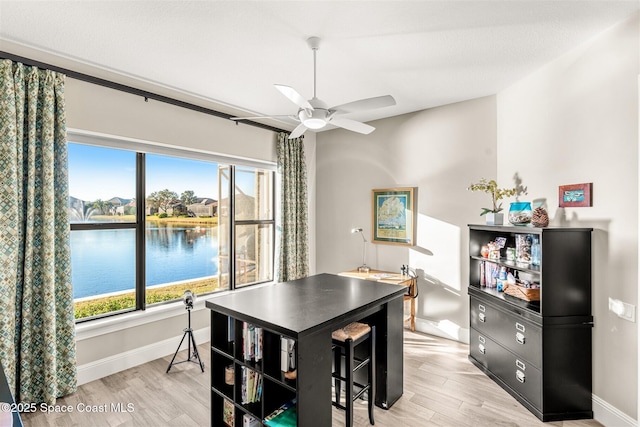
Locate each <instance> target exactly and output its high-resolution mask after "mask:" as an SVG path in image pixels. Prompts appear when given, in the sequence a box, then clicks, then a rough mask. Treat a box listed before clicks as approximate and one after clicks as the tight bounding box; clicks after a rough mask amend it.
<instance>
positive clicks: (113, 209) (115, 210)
mask: <svg viewBox="0 0 640 427" xmlns="http://www.w3.org/2000/svg"><path fill="white" fill-rule="evenodd" d="M132 200H133V199H123V198H122V197H112V198H110V199H109V200H105V201H106V202H107V203H109V204H110V205H111V206H110V208H109V212H108V213H109V214H110V215H125V209H124V208H125V206H126V205H128V204H129V203H131V201H132ZM105 213H106V212H105Z"/></svg>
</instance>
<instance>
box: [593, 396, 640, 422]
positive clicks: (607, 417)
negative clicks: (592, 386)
mask: <svg viewBox="0 0 640 427" xmlns="http://www.w3.org/2000/svg"><path fill="white" fill-rule="evenodd" d="M593 419H594V420H596V421H598V422H599V423H600V424H602V425H604V426H606V427H609V426H610V427H637V426H638V421H637V420H634V419H633V418H631V417H630V416H629V415H627V414H625V413H624V412H622V411H620V410H619V409H618V408H615V407H613V406H611V405H610V404H609V403H607V402H605V401H604V400H602V399H601V398H599V397H598V396H596V395H595V394H594V395H593Z"/></svg>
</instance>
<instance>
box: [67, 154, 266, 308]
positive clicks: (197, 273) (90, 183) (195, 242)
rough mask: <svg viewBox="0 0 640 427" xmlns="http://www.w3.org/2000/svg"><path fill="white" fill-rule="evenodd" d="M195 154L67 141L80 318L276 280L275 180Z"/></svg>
mask: <svg viewBox="0 0 640 427" xmlns="http://www.w3.org/2000/svg"><path fill="white" fill-rule="evenodd" d="M188 155H189V153H184V157H178V156H174V155H161V154H153V153H142V152H133V151H128V150H121V149H116V148H105V147H99V146H92V145H83V144H77V143H73V142H70V143H69V191H70V198H69V216H70V226H71V256H72V271H73V287H74V298H75V303H76V304H75V306H76V318H77V319H85V320H86V319H91V318H95V317H99V316H104V315H111V314H115V313H118V312H121V311H131V310H135V309H139V310H143V309H145V307H147V306H148V305H150V304H157V303H162V302H165V301H171V300H175V299H178V298H181V296H182V294H183V293H184V291H185V290H187V289H189V290H191V291H193V292H195V293H197V294H206V293H211V292H216V291H219V290H226V289H233V288H235V287H239V286H246V285H249V284H255V283H261V282H265V281H270V280H272V279H273V253H274V245H273V241H274V227H275V225H274V224H275V221H274V212H273V208H274V206H273V200H274V197H273V191H274V172H273V171H272V170H265V169H261V168H255V167H249V166H244V165H235V164H233V162H231V161H229V162H228V163H220V162H219V161H213V160H206V159H205V160H203V159H195V158H189V157H188ZM200 157H202V156H200ZM230 195H232V196H231V197H229V196H230ZM230 254H233V256H232V257H231V258H230V256H229V255H230Z"/></svg>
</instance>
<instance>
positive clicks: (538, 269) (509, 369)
mask: <svg viewBox="0 0 640 427" xmlns="http://www.w3.org/2000/svg"><path fill="white" fill-rule="evenodd" d="M591 232H592V229H590V228H533V227H514V226H485V225H470V226H469V260H470V263H469V288H468V293H469V297H470V298H469V299H470V303H469V307H470V312H469V323H470V336H469V360H470V361H471V362H472V363H473V364H474V365H475V366H477V367H478V368H479V369H481V370H482V371H483V372H485V373H486V374H487V375H488V376H489V377H490V378H492V379H493V380H494V381H495V382H496V383H498V384H499V385H500V386H501V387H502V388H503V389H505V390H506V391H507V392H509V393H510V394H511V395H512V396H513V397H515V398H516V399H517V400H518V401H519V402H520V403H521V404H522V405H524V406H525V407H526V408H527V409H528V410H530V411H531V412H532V413H533V414H535V415H536V416H537V417H538V418H539V419H541V420H542V421H555V420H570V419H582V418H592V417H593V411H592V407H591V402H592V395H591V333H592V327H593V317H592V316H591ZM525 237H526V239H528V240H529V241H534V242H536V241H537V243H538V244H539V248H540V263H539V265H532V264H530V263H527V262H517V261H516V260H513V259H511V257H510V258H509V259H507V248H509V247H515V246H516V244H517V242H521V241H524V240H525ZM495 241H502V242H504V246H503V247H502V248H501V249H500V256H499V257H497V254H496V253H495V252H494V257H493V258H492V259H489V258H485V257H484V256H482V254H481V249H482V247H483V246H484V245H487V244H488V243H489V242H495ZM488 269H489V270H494V271H497V270H501V269H502V270H503V271H505V270H506V271H507V272H510V273H511V274H512V276H515V277H521V278H524V279H523V282H526V283H530V284H531V285H533V287H536V288H538V289H539V297H537V296H536V297H532V298H535V300H526V299H521V298H522V297H520V298H519V297H515V296H512V294H511V293H505V292H500V291H499V290H498V288H496V287H493V284H492V283H489V282H488V281H487V270H488ZM487 284H488V285H489V286H486V285H487ZM525 298H526V297H525ZM537 298H539V300H538V299H537Z"/></svg>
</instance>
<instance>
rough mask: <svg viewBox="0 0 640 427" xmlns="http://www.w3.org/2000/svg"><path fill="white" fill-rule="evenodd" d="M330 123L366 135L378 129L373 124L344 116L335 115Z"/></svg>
mask: <svg viewBox="0 0 640 427" xmlns="http://www.w3.org/2000/svg"><path fill="white" fill-rule="evenodd" d="M329 123H331V124H332V125H334V126H338V127H339V128H343V129H346V130H350V131H353V132H358V133H363V134H365V135H368V134H370V133H371V132H373V131H374V130H376V128H374V127H373V126H369V125H367V124H365V123H362V122H357V121H355V120H351V119H345V118H344V117H334V118H333V119H331V121H330V122H329Z"/></svg>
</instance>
